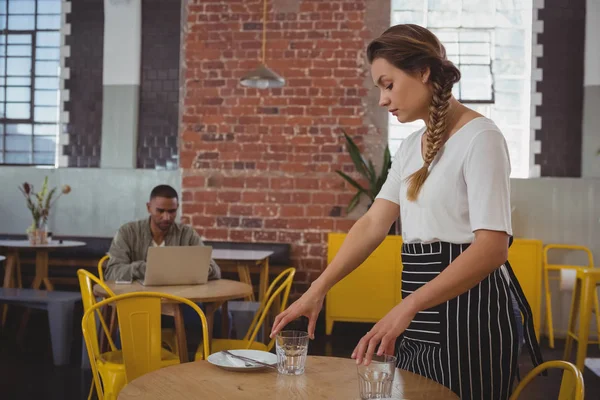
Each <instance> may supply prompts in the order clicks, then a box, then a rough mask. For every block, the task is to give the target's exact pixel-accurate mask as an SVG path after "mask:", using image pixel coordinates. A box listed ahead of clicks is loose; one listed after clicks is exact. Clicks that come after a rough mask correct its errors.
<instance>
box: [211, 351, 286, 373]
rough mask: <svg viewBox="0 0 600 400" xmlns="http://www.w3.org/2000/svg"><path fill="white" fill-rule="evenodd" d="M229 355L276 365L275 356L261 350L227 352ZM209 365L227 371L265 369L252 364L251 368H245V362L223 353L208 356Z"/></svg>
mask: <svg viewBox="0 0 600 400" xmlns="http://www.w3.org/2000/svg"><path fill="white" fill-rule="evenodd" d="M229 352H230V353H232V354H235V355H238V356H242V357H247V358H251V359H253V360H256V361H260V362H263V363H265V364H269V365H273V366H275V365H277V355H275V354H273V353H269V352H266V351H261V350H229ZM207 361H208V362H209V363H211V364H213V365H216V366H217V367H220V368H223V369H226V370H229V371H254V370H258V369H263V368H267V367H264V366H262V365H257V364H254V365H252V366H251V367H246V366H245V362H244V361H242V360H239V359H237V358H234V357H231V356H228V355H227V354H225V353H222V352H217V353H213V354H211V355H210V356H208V360H207Z"/></svg>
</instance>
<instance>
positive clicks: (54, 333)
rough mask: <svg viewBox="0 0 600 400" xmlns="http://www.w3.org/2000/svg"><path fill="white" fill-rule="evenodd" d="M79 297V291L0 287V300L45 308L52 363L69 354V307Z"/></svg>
mask: <svg viewBox="0 0 600 400" xmlns="http://www.w3.org/2000/svg"><path fill="white" fill-rule="evenodd" d="M80 300H81V294H80V293H79V292H62V291H51V292H49V291H45V290H34V289H14V288H0V302H1V303H9V304H18V305H21V306H24V307H28V308H37V309H42V310H47V311H48V324H49V325H50V340H51V342H52V356H53V358H54V365H66V364H68V363H69V358H70V357H69V356H70V354H71V333H72V332H73V308H74V306H75V303H77V302H79V301H80Z"/></svg>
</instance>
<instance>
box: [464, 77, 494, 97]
mask: <svg viewBox="0 0 600 400" xmlns="http://www.w3.org/2000/svg"><path fill="white" fill-rule="evenodd" d="M461 96H462V98H461V100H464V101H468V100H473V101H475V100H492V85H491V82H490V81H476V80H472V81H471V80H464V81H463V82H462V85H461Z"/></svg>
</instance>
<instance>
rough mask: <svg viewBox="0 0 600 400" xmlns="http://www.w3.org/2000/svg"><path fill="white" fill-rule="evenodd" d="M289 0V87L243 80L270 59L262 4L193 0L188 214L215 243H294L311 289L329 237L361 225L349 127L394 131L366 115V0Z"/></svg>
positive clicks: (285, 31)
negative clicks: (348, 180)
mask: <svg viewBox="0 0 600 400" xmlns="http://www.w3.org/2000/svg"><path fill="white" fill-rule="evenodd" d="M281 3H282V1H281V0H279V1H270V2H269V13H268V24H267V27H268V32H267V38H268V39H267V57H266V59H267V64H268V65H269V66H270V67H271V68H272V69H274V70H275V71H276V72H277V73H279V74H280V75H282V76H283V77H284V78H285V79H286V85H285V87H283V88H281V89H269V90H257V89H250V88H244V87H242V86H240V84H239V78H240V77H241V76H243V75H244V74H245V73H246V72H248V71H250V70H251V69H253V68H255V67H256V66H257V65H258V63H259V60H260V47H261V41H260V40H261V29H262V24H261V21H262V0H243V1H242V0H239V1H238V0H229V1H209V0H202V1H199V0H196V1H191V0H190V1H189V4H188V6H187V9H186V10H185V12H184V14H185V13H187V15H186V16H185V18H187V23H185V22H184V27H183V29H184V33H183V38H182V44H183V49H182V89H183V90H182V91H181V102H182V105H181V113H182V115H181V121H182V122H181V126H180V135H181V136H180V139H181V140H180V146H181V147H180V166H181V168H182V169H183V183H182V189H183V220H184V221H186V222H187V221H189V222H190V223H191V224H192V225H193V226H194V227H195V228H197V229H198V231H199V232H200V233H201V234H202V235H203V236H204V237H205V238H207V239H209V240H230V241H243V242H283V243H290V244H292V257H293V264H294V265H295V266H296V267H297V268H298V269H299V272H298V275H297V277H298V279H297V281H298V282H300V283H301V285H300V286H302V282H304V283H307V282H310V281H312V280H314V278H316V277H317V276H318V274H319V273H320V272H321V271H322V269H323V268H324V267H325V265H326V254H327V250H326V245H327V233H328V232H331V231H347V230H348V229H349V228H350V227H351V226H352V224H353V222H354V218H348V217H347V216H346V215H345V211H344V210H345V207H346V205H347V204H348V202H349V200H350V198H351V197H352V196H353V193H354V191H353V190H352V189H351V188H349V187H346V186H345V185H344V182H343V181H342V179H341V178H340V177H339V176H338V175H337V174H335V172H334V171H335V170H336V169H343V170H345V171H354V168H353V167H352V164H351V161H350V159H349V157H348V156H347V154H346V150H345V147H344V141H343V136H342V133H341V128H343V129H344V130H345V131H346V132H348V133H349V134H350V135H351V136H353V137H355V138H357V139H358V140H359V141H361V139H362V136H366V134H367V133H369V135H374V136H379V137H377V139H376V141H378V142H385V138H384V137H382V136H381V135H380V134H378V131H377V129H375V128H374V126H372V125H370V124H369V123H368V122H366V121H367V118H366V117H365V110H366V107H367V106H366V105H365V98H366V96H367V92H368V89H366V88H367V87H372V82H371V79H370V77H368V68H367V65H366V64H365V61H364V50H365V47H366V44H367V39H368V38H369V37H370V36H371V33H370V32H369V30H368V29H367V28H366V25H365V14H366V13H367V10H365V3H366V1H364V0H362V1H357V0H346V1H330V2H325V1H317V0H313V1H300V0H298V1H285V6H286V7H285V8H286V9H287V10H286V11H285V12H279V11H278V9H276V8H274V7H277V5H278V4H279V5H281ZM388 3H389V1H388ZM290 8H291V9H292V11H293V12H290V11H289V9H290ZM386 12H387V13H388V14H387V19H388V20H389V9H388V10H387V11H386ZM383 28H384V27H383Z"/></svg>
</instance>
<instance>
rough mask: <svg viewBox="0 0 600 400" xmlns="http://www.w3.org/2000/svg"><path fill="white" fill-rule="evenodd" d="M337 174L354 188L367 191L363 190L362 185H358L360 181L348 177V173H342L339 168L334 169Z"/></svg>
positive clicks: (364, 191) (363, 191)
mask: <svg viewBox="0 0 600 400" xmlns="http://www.w3.org/2000/svg"><path fill="white" fill-rule="evenodd" d="M335 172H336V173H337V174H338V175H339V176H341V177H342V178H344V179H345V180H346V182H348V183H349V184H351V185H352V186H354V187H355V188H356V189H358V190H359V192H362V193H367V191H366V190H365V188H363V187H362V186H360V183H358V182H356V181H355V180H354V179H352V178H351V177H349V176H348V175H346V174H345V173H343V172H342V171H340V170H337V171H335Z"/></svg>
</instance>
